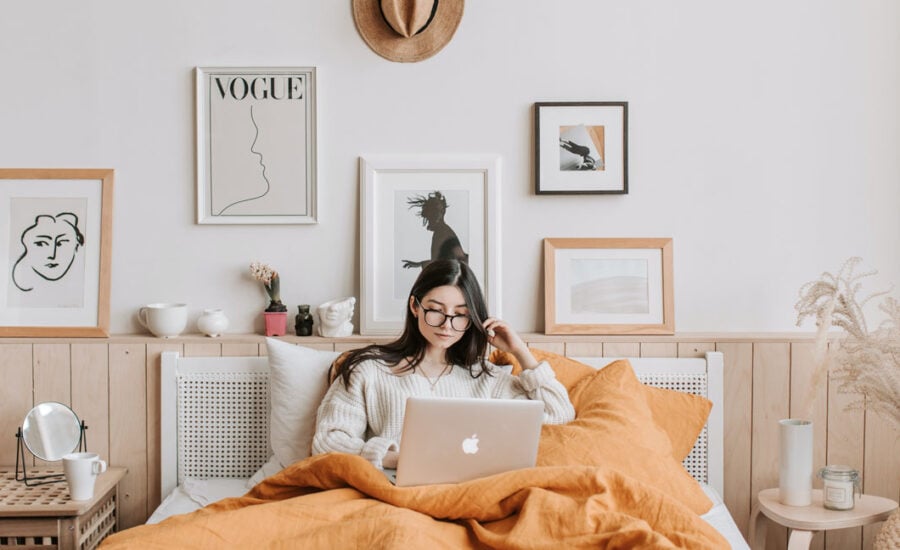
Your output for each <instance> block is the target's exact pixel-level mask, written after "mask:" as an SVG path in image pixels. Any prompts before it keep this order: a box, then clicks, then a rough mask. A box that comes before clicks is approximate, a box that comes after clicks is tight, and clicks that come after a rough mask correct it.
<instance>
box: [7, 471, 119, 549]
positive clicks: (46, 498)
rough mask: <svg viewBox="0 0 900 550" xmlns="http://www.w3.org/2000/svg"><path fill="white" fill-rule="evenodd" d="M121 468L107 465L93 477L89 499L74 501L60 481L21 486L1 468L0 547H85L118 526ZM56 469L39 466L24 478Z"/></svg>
mask: <svg viewBox="0 0 900 550" xmlns="http://www.w3.org/2000/svg"><path fill="white" fill-rule="evenodd" d="M126 472H127V470H126V469H125V468H109V469H107V471H106V472H104V473H102V474H100V476H99V477H98V478H97V484H96V485H95V486H94V498H92V499H91V500H85V501H73V500H71V499H70V498H69V487H68V485H67V484H66V482H65V481H63V482H61V483H50V484H47V485H35V486H32V487H28V486H26V485H25V484H24V483H23V482H21V481H16V472H15V468H14V467H12V466H0V548H6V547H27V548H38V547H39V548H42V549H43V548H48V549H49V548H58V549H59V550H89V549H92V548H96V547H97V546H99V545H100V541H102V540H103V539H104V538H106V536H107V535H109V534H110V533H114V532H115V531H116V530H117V529H118V523H119V513H118V503H119V494H118V491H119V481H121V480H122V478H123V477H124V476H125V473H126ZM49 473H60V470H59V469H58V468H57V469H52V468H44V469H40V470H35V471H33V472H32V471H30V470H29V474H28V475H29V476H32V475H34V476H36V475H43V474H49Z"/></svg>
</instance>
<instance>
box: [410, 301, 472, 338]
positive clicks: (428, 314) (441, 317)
mask: <svg viewBox="0 0 900 550" xmlns="http://www.w3.org/2000/svg"><path fill="white" fill-rule="evenodd" d="M416 303H417V304H419V307H420V308H422V311H423V312H425V313H424V316H425V324H426V325H428V326H430V327H435V328H437V327H442V326H444V323H446V322H447V319H450V328H452V329H453V330H455V331H456V332H465V331H466V330H467V329H468V328H469V325H471V324H472V320H471V319H470V318H469V315H468V314H467V313H460V314H458V315H447V314H446V313H444V312H443V311H440V310H437V309H428V308H427V307H425V306H423V305H422V302H420V301H419V299H418V298H416Z"/></svg>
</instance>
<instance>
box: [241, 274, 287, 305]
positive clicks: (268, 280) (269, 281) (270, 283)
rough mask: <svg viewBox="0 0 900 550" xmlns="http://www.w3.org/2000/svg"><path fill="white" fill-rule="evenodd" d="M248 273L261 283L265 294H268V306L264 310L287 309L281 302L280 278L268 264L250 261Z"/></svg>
mask: <svg viewBox="0 0 900 550" xmlns="http://www.w3.org/2000/svg"><path fill="white" fill-rule="evenodd" d="M250 275H252V276H253V278H254V279H256V280H257V281H259V282H261V283H262V284H263V288H265V289H266V294H267V295H268V296H269V306H268V307H267V308H266V311H269V312H272V311H287V306H286V305H284V304H282V303H281V278H280V277H279V276H278V272H277V271H275V270H274V269H272V268H271V267H270V266H269V265H268V264H264V263H261V262H252V263H251V264H250Z"/></svg>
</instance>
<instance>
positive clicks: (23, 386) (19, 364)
mask: <svg viewBox="0 0 900 550" xmlns="http://www.w3.org/2000/svg"><path fill="white" fill-rule="evenodd" d="M33 364H34V360H33V354H32V345H31V344H0V380H2V381H3V385H4V386H5V388H4V389H3V393H2V397H3V398H2V399H0V434H2V435H3V436H4V439H3V441H2V443H0V465H3V466H15V464H16V441H15V437H9V438H8V439H6V437H8V436H12V435H13V434H15V433H16V431H17V430H18V429H19V427H21V426H22V420H24V419H25V415H26V414H28V411H30V410H31V407H32V406H33V403H32V394H31V391H32V380H33V373H32V368H33V367H32V365H33ZM26 453H27V451H26Z"/></svg>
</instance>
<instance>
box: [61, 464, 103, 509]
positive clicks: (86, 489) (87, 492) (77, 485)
mask: <svg viewBox="0 0 900 550" xmlns="http://www.w3.org/2000/svg"><path fill="white" fill-rule="evenodd" d="M62 460H63V472H65V474H66V482H67V483H68V484H69V496H70V497H71V498H72V500H90V499H91V498H92V497H93V496H94V483H95V482H96V481H97V476H99V475H100V474H102V473H103V472H105V471H106V462H105V461H103V460H100V456H99V455H98V454H97V453H69V454H67V455H65V456H63V458H62Z"/></svg>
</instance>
